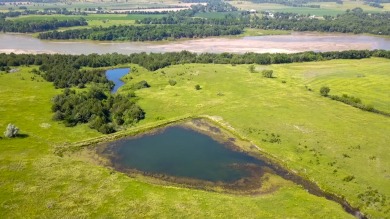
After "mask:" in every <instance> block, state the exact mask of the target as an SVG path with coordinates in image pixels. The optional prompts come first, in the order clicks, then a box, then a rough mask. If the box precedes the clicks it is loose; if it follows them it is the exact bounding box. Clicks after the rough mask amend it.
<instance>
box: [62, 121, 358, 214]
mask: <svg viewBox="0 0 390 219" xmlns="http://www.w3.org/2000/svg"><path fill="white" fill-rule="evenodd" d="M194 119H204V120H206V121H207V122H209V123H211V124H213V125H216V126H217V127H219V128H221V129H223V130H225V131H226V132H228V133H230V134H231V135H232V136H234V137H235V138H236V139H238V140H240V141H244V142H247V143H250V145H251V146H252V147H253V148H252V149H255V150H256V152H255V151H250V150H245V149H244V148H242V147H239V148H240V150H242V151H243V152H244V153H246V154H248V155H251V156H254V157H256V158H258V159H262V160H265V161H266V162H269V163H271V164H272V165H274V166H275V167H276V169H277V170H278V171H280V173H282V174H283V175H284V176H282V177H283V178H285V179H287V180H291V181H293V182H294V183H296V184H298V185H301V186H303V187H304V188H305V189H306V190H307V191H308V192H309V193H311V194H313V195H316V196H319V197H324V198H326V199H328V200H330V201H334V202H337V203H339V204H340V205H341V206H342V207H343V209H344V210H345V211H346V212H348V213H349V214H351V215H353V216H355V217H356V218H366V217H365V216H364V215H363V214H362V213H361V212H360V211H359V209H358V208H354V207H352V206H351V205H350V204H349V203H348V202H347V201H346V200H345V199H344V198H342V197H340V196H338V195H336V194H333V193H330V192H328V191H326V190H324V189H321V188H320V187H319V185H317V184H316V183H315V182H313V181H312V180H310V179H308V178H307V177H305V176H301V175H299V174H298V173H296V172H294V171H291V170H289V168H288V167H287V166H286V165H285V164H283V162H281V161H279V160H278V159H276V158H275V157H274V156H272V155H271V154H269V153H266V152H265V151H263V150H261V148H259V147H258V146H256V145H254V144H253V143H252V142H251V141H249V140H247V139H246V138H245V137H243V136H241V135H240V134H239V133H237V132H236V131H235V130H234V128H233V127H231V126H230V125H228V124H227V123H225V122H224V121H223V120H222V119H216V118H215V117H212V116H208V115H200V116H191V115H186V116H182V117H176V118H173V119H171V120H164V121H159V122H157V123H154V124H151V125H148V126H145V127H137V128H136V129H130V130H124V131H120V132H117V133H114V134H111V135H107V136H101V137H97V138H93V139H89V140H85V141H82V142H77V143H74V144H64V145H58V146H57V147H56V148H55V151H54V153H55V154H57V155H59V156H63V155H64V154H68V155H69V152H70V153H71V154H72V153H73V152H75V151H79V150H81V149H83V148H89V149H91V148H96V146H97V145H98V144H101V143H104V142H110V141H115V140H118V139H120V138H123V137H128V136H137V135H144V134H147V133H150V132H153V130H155V129H158V128H160V129H163V128H164V127H166V126H172V125H175V124H179V123H183V122H186V121H188V120H194ZM198 131H199V130H198ZM259 152H260V153H259ZM103 160H105V159H103ZM105 161H107V160H105ZM105 161H103V162H100V163H101V164H103V165H104V166H107V167H108V165H107V163H105ZM134 173H136V174H134ZM135 176H141V177H143V178H145V177H146V178H152V180H151V179H149V180H147V181H150V182H155V183H157V184H162V185H174V186H178V187H184V188H186V186H183V184H182V183H180V182H179V183H177V182H175V181H173V182H172V181H171V180H168V181H164V180H162V179H158V178H156V177H154V176H147V175H145V174H142V173H141V172H136V171H134V172H132V174H130V175H129V177H135ZM189 188H194V189H203V190H206V191H214V192H217V191H218V190H215V189H212V188H207V187H206V188H204V187H203V188H202V187H200V188H199V187H195V186H193V187H191V186H190V187H189ZM219 192H221V191H219ZM222 192H228V193H229V190H225V191H222ZM231 192H232V191H231V190H230V193H231ZM233 194H236V195H248V194H249V195H250V194H251V193H241V194H240V193H234V192H233ZM254 194H256V193H252V195H254ZM259 194H261V193H259Z"/></svg>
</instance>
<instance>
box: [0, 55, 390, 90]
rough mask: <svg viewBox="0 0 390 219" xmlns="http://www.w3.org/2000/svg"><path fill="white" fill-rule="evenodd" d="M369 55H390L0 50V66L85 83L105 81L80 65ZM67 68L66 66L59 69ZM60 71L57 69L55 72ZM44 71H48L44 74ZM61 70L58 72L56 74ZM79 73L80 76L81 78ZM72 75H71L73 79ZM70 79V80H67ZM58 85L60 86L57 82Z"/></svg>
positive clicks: (277, 61)
mask: <svg viewBox="0 0 390 219" xmlns="http://www.w3.org/2000/svg"><path fill="white" fill-rule="evenodd" d="M370 57H383V58H387V59H390V51H386V50H372V51H368V50H349V51H334V52H301V53H294V54H284V53H274V54H271V53H253V52H248V53H245V54H233V53H220V54H214V53H202V54H197V53H191V52H188V51H182V52H168V53H149V54H148V53H145V52H143V53H134V54H130V55H123V54H117V53H113V54H103V55H98V54H90V55H61V54H35V55H33V54H13V53H11V54H5V53H1V54H0V68H3V69H4V68H6V67H12V66H20V65H39V66H40V71H41V73H40V74H41V75H42V76H43V77H44V78H48V80H50V81H53V82H54V81H56V80H58V81H63V82H58V87H59V88H63V87H71V86H78V84H79V83H80V82H82V83H84V84H86V83H90V82H96V83H108V82H107V81H106V80H105V79H104V74H103V73H102V72H100V73H99V72H98V71H97V70H96V71H97V72H95V73H90V74H91V75H93V76H87V75H88V74H89V73H88V72H89V71H86V72H79V73H74V72H75V71H82V70H80V69H81V68H82V67H92V68H98V67H108V66H115V65H118V64H126V63H134V64H138V65H140V66H142V67H144V68H146V69H148V70H150V71H155V70H157V69H160V68H164V67H166V66H170V65H177V64H186V63H204V64H208V63H214V64H232V65H236V64H260V65H269V64H281V63H293V62H312V61H323V60H332V59H363V58H370ZM61 69H67V70H63V71H62V70H61ZM56 72H60V73H56ZM45 74H47V75H45ZM57 74H58V75H59V74H61V76H58V75H57ZM81 77H82V79H81ZM72 78H74V79H72ZM75 79H77V80H75ZM68 81H69V82H68ZM60 85H61V86H60Z"/></svg>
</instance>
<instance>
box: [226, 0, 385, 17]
mask: <svg viewBox="0 0 390 219" xmlns="http://www.w3.org/2000/svg"><path fill="white" fill-rule="evenodd" d="M230 3H231V4H232V5H234V6H236V7H237V8H239V9H241V10H251V9H255V10H257V11H272V12H290V13H298V14H304V15H306V14H311V15H316V16H324V15H331V16H336V15H337V14H342V13H344V12H345V11H346V10H347V9H353V8H357V7H360V8H362V9H363V10H364V11H366V12H386V11H390V3H382V4H383V6H384V7H383V8H374V7H370V6H368V5H365V4H363V1H349V0H347V1H343V4H336V3H335V2H310V3H309V4H315V5H320V8H309V7H291V6H286V5H281V4H271V3H261V4H256V3H253V2H251V1H231V2H230Z"/></svg>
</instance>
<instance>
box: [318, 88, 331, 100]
mask: <svg viewBox="0 0 390 219" xmlns="http://www.w3.org/2000/svg"><path fill="white" fill-rule="evenodd" d="M329 92H330V88H329V87H326V86H323V87H321V89H320V94H321V96H324V97H326V96H328V94H329Z"/></svg>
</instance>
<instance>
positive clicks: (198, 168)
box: [111, 126, 266, 182]
mask: <svg viewBox="0 0 390 219" xmlns="http://www.w3.org/2000/svg"><path fill="white" fill-rule="evenodd" d="M111 152H113V154H114V156H115V163H117V164H118V165H119V166H122V167H125V168H135V169H137V170H139V171H144V172H149V173H154V174H166V175H170V176H175V177H188V178H194V179H200V180H207V181H212V182H217V181H222V182H233V181H236V180H239V179H241V178H244V177H248V176H249V175H250V173H249V172H248V171H245V168H244V166H247V165H258V166H260V167H261V166H263V165H266V164H265V163H264V162H262V161H260V160H257V159H255V158H254V157H251V156H248V155H246V154H244V153H240V152H237V151H234V150H231V149H229V148H227V147H226V146H224V145H223V144H222V143H220V142H218V141H216V140H214V139H212V138H211V137H210V136H207V135H204V134H201V133H199V132H196V131H194V130H191V129H188V128H184V127H182V126H171V127H168V128H166V129H163V130H160V131H159V132H157V133H153V134H147V135H144V136H142V137H139V138H130V139H124V140H119V141H117V142H115V143H112V145H111Z"/></svg>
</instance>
